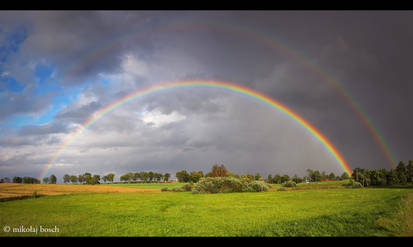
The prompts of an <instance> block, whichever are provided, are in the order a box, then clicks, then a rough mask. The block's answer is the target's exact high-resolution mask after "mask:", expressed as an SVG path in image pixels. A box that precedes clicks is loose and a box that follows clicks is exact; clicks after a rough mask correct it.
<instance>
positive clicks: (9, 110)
mask: <svg viewBox="0 0 413 247" xmlns="http://www.w3.org/2000/svg"><path fill="white" fill-rule="evenodd" d="M51 99H52V93H48V94H46V95H39V94H35V93H34V90H33V89H32V88H30V87H28V88H25V89H24V90H23V91H22V92H19V93H16V92H11V91H2V92H1V91H0V104H1V108H0V120H3V119H5V118H8V117H10V116H11V115H15V114H29V115H31V114H35V113H40V112H41V111H44V110H46V109H47V108H48V107H49V106H50V102H51Z"/></svg>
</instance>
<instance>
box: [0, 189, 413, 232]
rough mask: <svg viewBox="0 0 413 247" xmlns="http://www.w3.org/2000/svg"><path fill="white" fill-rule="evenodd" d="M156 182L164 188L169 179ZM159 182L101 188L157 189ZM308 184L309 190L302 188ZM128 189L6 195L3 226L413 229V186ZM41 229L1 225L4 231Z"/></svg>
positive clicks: (0, 205) (177, 229)
mask: <svg viewBox="0 0 413 247" xmlns="http://www.w3.org/2000/svg"><path fill="white" fill-rule="evenodd" d="M152 185H153V186H160V187H164V184H152ZM152 185H149V184H146V185H145V184H113V185H110V186H105V185H96V186H94V187H95V188H99V187H100V188H101V187H109V188H115V187H116V188H120V189H121V188H129V189H132V188H133V187H135V188H136V189H142V187H138V186H144V187H145V186H146V189H147V188H152V189H153V188H154V187H151V186H152ZM170 185H171V186H172V184H170ZM175 185H177V184H174V185H173V186H175ZM46 186H47V185H46ZM55 186H56V185H55ZM60 186H67V185H60ZM78 186H84V185H78ZM131 187H132V188H131ZM274 187H277V186H274ZM300 187H302V188H306V189H298V188H300ZM121 192H122V191H100V192H99V191H90V192H86V191H84V192H82V193H69V194H65V195H50V196H43V197H39V198H30V199H24V200H12V201H3V202H0V226H1V227H2V228H3V227H4V226H10V227H11V229H13V227H15V228H17V227H19V226H24V227H29V226H33V227H36V226H40V225H41V226H46V227H54V226H57V227H58V228H59V232H56V233H52V232H49V233H44V232H43V233H37V236H397V235H410V236H411V235H412V234H413V225H412V223H413V208H412V206H411V205H413V189H411V188H391V189H390V188H362V189H351V188H345V187H344V186H342V185H341V184H339V183H334V182H322V183H317V184H316V183H314V184H301V185H300V186H298V187H296V188H289V189H288V190H287V191H277V188H273V189H271V190H270V191H268V192H258V193H218V194H192V193H191V192H162V193H161V192H159V190H153V191H148V190H143V191H135V192H130V193H121ZM35 235H36V234H35V233H13V232H4V231H0V236H35Z"/></svg>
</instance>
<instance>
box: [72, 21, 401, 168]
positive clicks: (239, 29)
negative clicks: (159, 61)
mask: <svg viewBox="0 0 413 247" xmlns="http://www.w3.org/2000/svg"><path fill="white" fill-rule="evenodd" d="M146 24H147V23H143V22H142V23H141V25H140V28H138V29H137V31H135V32H130V33H128V34H126V35H116V36H115V37H116V38H115V39H113V40H110V41H108V42H105V45H102V46H100V47H99V48H97V49H95V50H93V51H91V52H90V53H88V54H85V57H84V58H83V59H81V60H80V62H78V63H76V64H74V66H72V67H71V68H70V69H69V70H68V71H67V73H65V76H67V75H68V74H71V73H75V72H76V71H78V70H80V69H81V68H83V67H86V66H87V65H88V64H91V63H93V62H94V61H96V60H97V59H98V58H99V57H100V56H101V55H102V54H104V53H106V52H109V51H110V50H112V49H113V48H115V47H116V46H118V45H121V41H123V40H131V41H132V38H133V37H141V38H143V37H146V34H149V33H151V34H156V33H163V32H165V31H171V30H179V29H184V30H185V29H187V28H192V29H193V30H195V31H199V30H202V27H205V26H207V27H209V28H214V30H215V31H217V32H223V33H226V34H228V33H230V34H232V35H236V36H239V37H240V38H241V39H251V40H254V41H257V42H259V43H261V44H263V45H265V46H267V47H269V48H270V49H272V50H273V51H280V52H282V53H285V54H286V55H287V56H288V57H291V58H293V59H295V60H296V61H298V62H300V63H301V64H303V65H304V66H305V67H307V68H308V69H309V70H310V71H312V72H313V73H314V74H316V75H317V76H319V77H320V78H322V79H323V80H324V81H326V82H327V83H328V84H329V85H330V86H332V87H333V88H334V89H335V90H336V92H337V93H338V94H339V95H340V96H341V97H342V98H343V99H344V100H345V101H346V102H347V103H348V105H349V106H350V108H351V109H352V110H353V111H354V112H355V113H356V115H357V117H358V118H359V119H360V120H361V122H362V123H363V125H364V126H365V127H366V129H367V130H368V131H369V133H370V135H371V136H372V137H373V138H374V140H375V142H376V143H377V144H378V147H379V148H380V150H381V151H382V153H383V155H384V157H385V158H386V160H387V163H388V164H389V165H390V167H392V168H395V167H396V159H395V158H394V155H393V154H392V152H391V151H390V148H389V147H388V145H387V144H386V142H385V140H384V137H383V136H382V135H381V134H380V132H379V131H378V129H377V128H376V127H375V126H374V125H373V122H372V121H371V120H370V119H369V117H368V116H367V114H366V113H365V112H364V111H363V110H362V108H361V107H360V105H359V104H358V103H357V102H356V100H355V99H354V98H353V97H351V95H350V93H349V92H348V90H346V89H345V88H344V87H343V86H342V85H341V84H340V83H339V81H338V80H337V79H335V78H333V77H332V76H330V75H329V74H328V73H326V72H324V71H322V70H321V69H320V68H318V67H317V66H316V65H315V64H314V63H313V62H311V61H310V60H309V59H308V58H306V57H305V56H304V55H302V54H300V53H299V52H298V51H297V50H296V49H292V48H290V47H289V46H287V45H285V44H284V43H283V42H281V41H280V40H278V39H274V38H273V37H270V36H268V35H267V34H266V33H264V32H260V31H259V30H258V29H256V28H246V27H244V26H237V25H233V24H228V23H215V22H213V21H207V22H206V21H203V22H196V21H195V22H194V21H192V22H190V23H186V22H179V21H175V22H171V21H168V22H166V23H162V24H161V25H160V27H159V28H158V29H151V30H150V31H147V30H145V28H148V25H146ZM148 29H149V28H148Z"/></svg>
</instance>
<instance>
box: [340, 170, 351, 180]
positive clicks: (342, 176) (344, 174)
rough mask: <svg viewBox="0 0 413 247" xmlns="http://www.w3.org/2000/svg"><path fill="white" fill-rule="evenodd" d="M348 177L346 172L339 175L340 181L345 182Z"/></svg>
mask: <svg viewBox="0 0 413 247" xmlns="http://www.w3.org/2000/svg"><path fill="white" fill-rule="evenodd" d="M349 178H350V176H349V175H348V174H347V172H343V174H341V179H342V180H345V179H349Z"/></svg>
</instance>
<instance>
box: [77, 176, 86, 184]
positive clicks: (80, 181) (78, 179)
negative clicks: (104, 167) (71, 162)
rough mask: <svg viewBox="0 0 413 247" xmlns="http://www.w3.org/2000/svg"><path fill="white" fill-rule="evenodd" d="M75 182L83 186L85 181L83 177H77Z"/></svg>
mask: <svg viewBox="0 0 413 247" xmlns="http://www.w3.org/2000/svg"><path fill="white" fill-rule="evenodd" d="M77 181H79V183H81V184H83V182H84V181H85V177H84V176H83V175H79V176H78V177H77Z"/></svg>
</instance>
